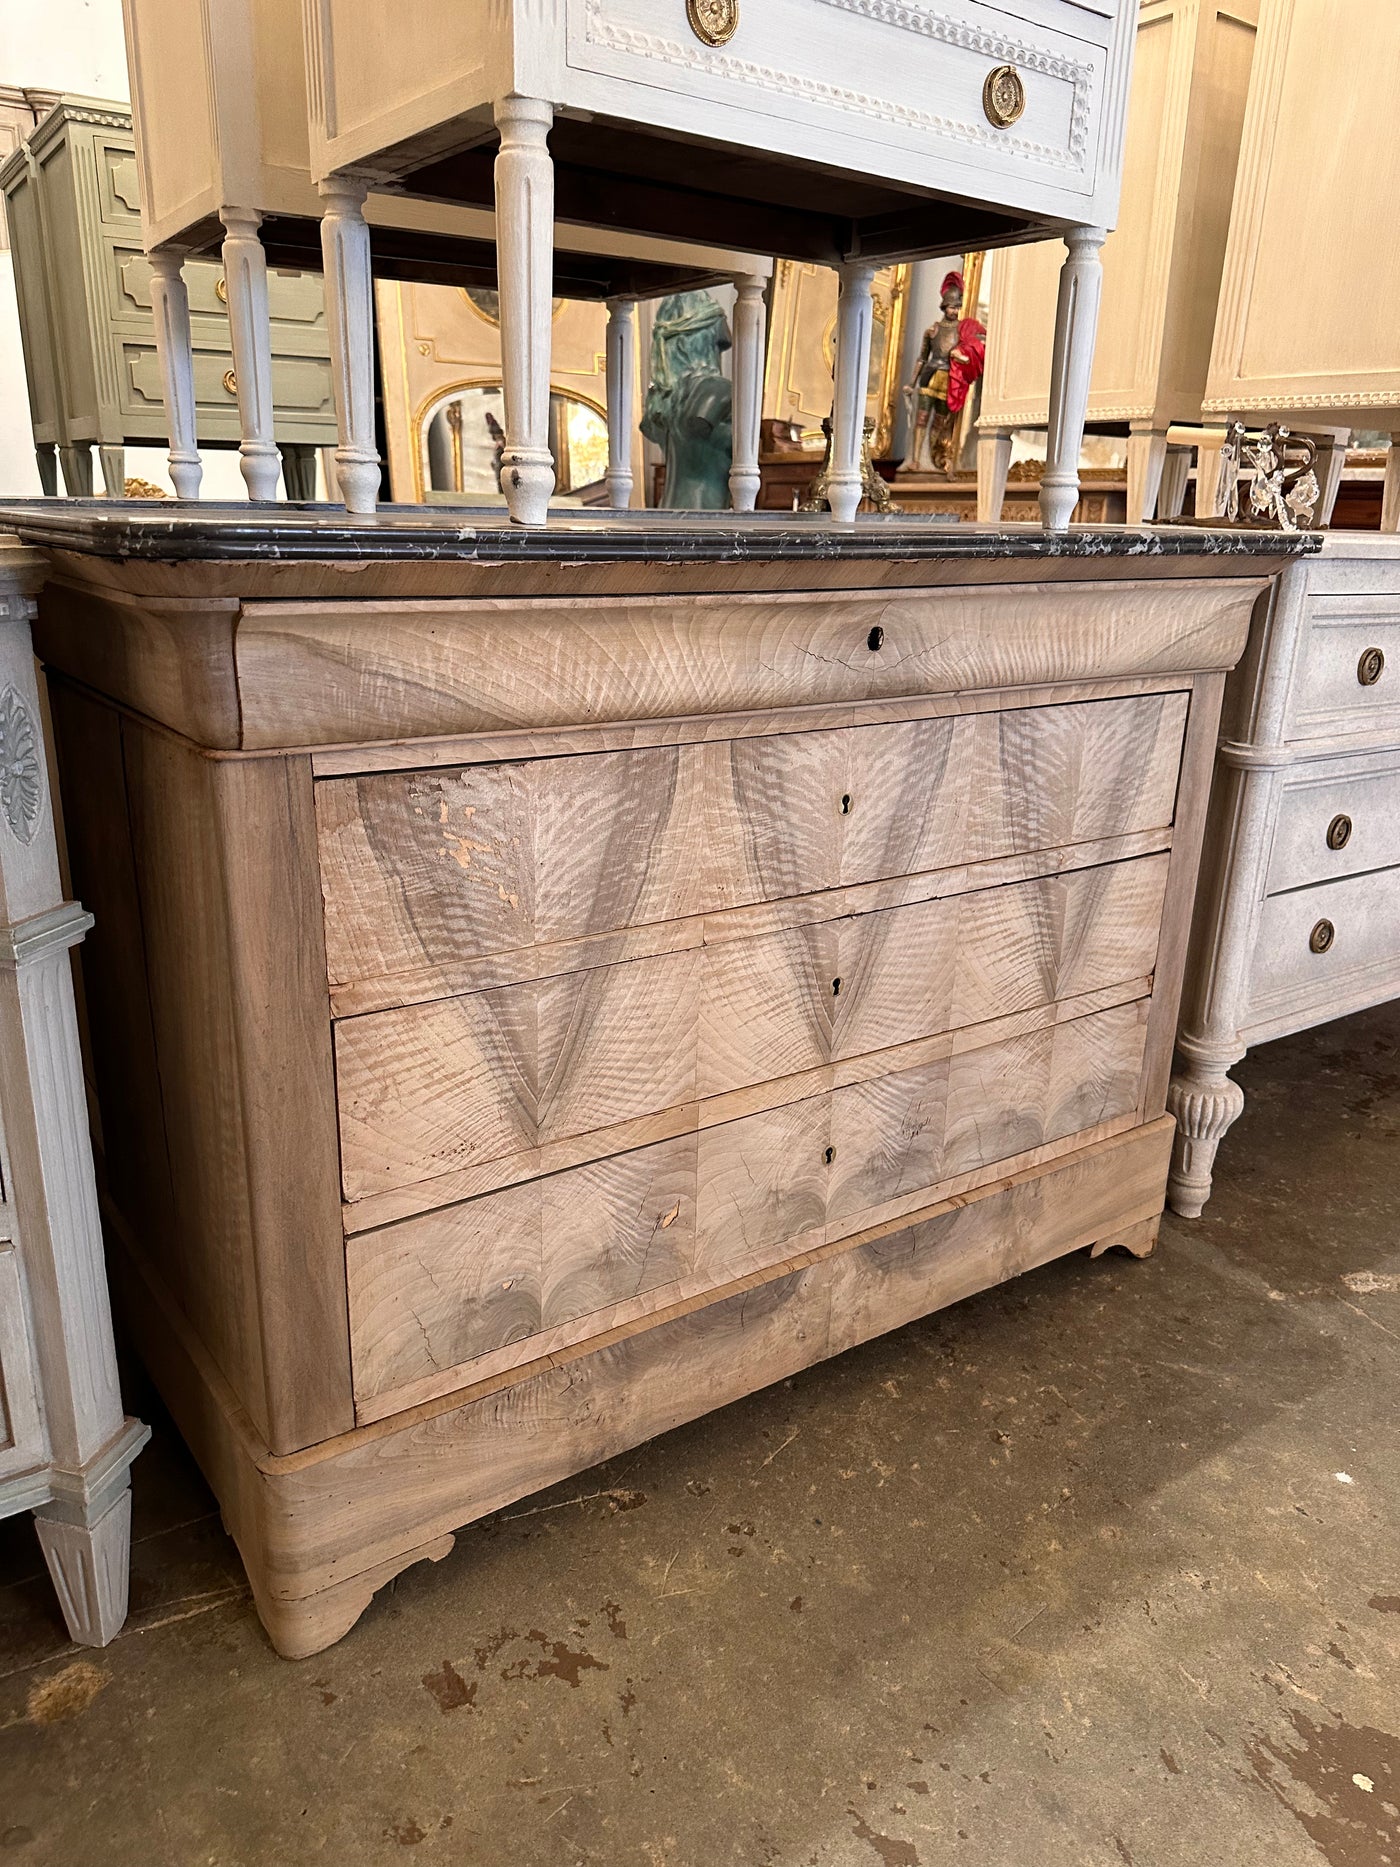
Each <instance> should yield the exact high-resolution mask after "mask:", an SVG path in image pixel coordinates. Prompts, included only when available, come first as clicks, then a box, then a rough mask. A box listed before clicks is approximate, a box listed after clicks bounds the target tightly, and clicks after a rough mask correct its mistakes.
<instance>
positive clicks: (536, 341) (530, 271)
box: [496, 97, 554, 525]
mask: <svg viewBox="0 0 1400 1867" xmlns="http://www.w3.org/2000/svg"><path fill="white" fill-rule="evenodd" d="M553 122H554V110H553V106H552V105H550V104H546V103H544V102H542V101H541V100H540V99H538V98H534V97H503V98H501V99H500V100H499V101H498V103H497V105H496V127H497V129H498V130H499V131H500V133H501V151H500V154H499V155H498V156H497V157H496V257H497V278H498V284H499V288H500V308H501V374H502V378H503V389H504V399H505V405H506V439H505V448H504V450H503V452H502V455H501V490H502V492H503V493H504V494H505V497H506V505H507V507H508V508H509V511H510V516H511V518H512V519H513V520H514V521H515V523H516V524H517V525H543V524H544V522H545V520H546V519H547V518H548V516H549V499H550V494H551V493H552V492H553V491H554V458H553V456H552V455H551V453H550V451H549V366H550V347H551V332H552V322H553V307H554V297H553V294H554V159H553V157H552V156H551V155H550V153H549V132H550V127H551V125H552V124H553Z"/></svg>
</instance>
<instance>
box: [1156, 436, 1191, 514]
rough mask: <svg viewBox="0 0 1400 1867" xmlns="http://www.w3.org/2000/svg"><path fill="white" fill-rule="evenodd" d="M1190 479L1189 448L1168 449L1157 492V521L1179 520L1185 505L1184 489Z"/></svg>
mask: <svg viewBox="0 0 1400 1867" xmlns="http://www.w3.org/2000/svg"><path fill="white" fill-rule="evenodd" d="M1190 478H1191V450H1190V448H1189V447H1168V448H1167V450H1166V457H1165V459H1164V460H1163V462H1162V479H1161V483H1160V485H1159V487H1158V490H1157V516H1158V518H1159V519H1179V518H1180V517H1181V514H1182V510H1183V508H1184V507H1185V505H1186V487H1187V483H1188V482H1189V480H1190Z"/></svg>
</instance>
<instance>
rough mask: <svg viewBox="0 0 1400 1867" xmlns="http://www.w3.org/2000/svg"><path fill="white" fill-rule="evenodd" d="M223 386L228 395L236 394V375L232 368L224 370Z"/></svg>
mask: <svg viewBox="0 0 1400 1867" xmlns="http://www.w3.org/2000/svg"><path fill="white" fill-rule="evenodd" d="M224 387H225V389H227V390H228V392H229V394H230V395H237V394H238V377H237V375H236V374H235V372H234V371H233V370H225V371H224Z"/></svg>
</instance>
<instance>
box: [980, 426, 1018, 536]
mask: <svg viewBox="0 0 1400 1867" xmlns="http://www.w3.org/2000/svg"><path fill="white" fill-rule="evenodd" d="M1010 471H1011V430H1010V429H1009V428H988V429H986V430H983V431H981V432H979V434H978V436H977V522H978V524H979V525H1000V523H1001V509H1002V507H1003V506H1004V505H1005V504H1006V476H1007V474H1008V473H1009V472H1010Z"/></svg>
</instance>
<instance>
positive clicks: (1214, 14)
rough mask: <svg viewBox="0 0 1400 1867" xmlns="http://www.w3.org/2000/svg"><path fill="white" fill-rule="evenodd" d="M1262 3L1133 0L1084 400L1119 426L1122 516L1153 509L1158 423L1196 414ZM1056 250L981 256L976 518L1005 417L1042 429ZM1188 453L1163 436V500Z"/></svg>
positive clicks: (995, 467) (1096, 415)
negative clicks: (1115, 195)
mask: <svg viewBox="0 0 1400 1867" xmlns="http://www.w3.org/2000/svg"><path fill="white" fill-rule="evenodd" d="M1258 12H1259V0H1142V3H1141V5H1140V6H1139V8H1138V15H1137V54H1136V59H1135V62H1134V68H1133V85H1132V103H1131V108H1130V110H1129V113H1128V138H1127V143H1126V146H1125V150H1124V162H1123V195H1122V202H1121V205H1120V209H1119V217H1118V226H1117V228H1116V230H1115V232H1114V233H1113V234H1112V236H1111V237H1110V238H1109V240H1108V241H1107V242H1106V244H1105V246H1104V255H1103V266H1104V286H1103V292H1104V297H1103V310H1102V315H1101V318H1100V325H1099V341H1098V347H1097V350H1096V352H1095V357H1094V370H1093V377H1092V380H1091V383H1090V387H1089V398H1088V420H1089V423H1090V424H1091V425H1100V424H1102V425H1106V426H1109V427H1112V426H1114V425H1116V426H1117V428H1118V431H1119V432H1121V431H1122V429H1123V427H1124V426H1126V428H1127V434H1128V442H1127V449H1128V468H1127V471H1128V494H1127V520H1128V523H1129V524H1130V525H1137V524H1141V523H1142V522H1143V521H1144V520H1149V519H1151V518H1152V517H1153V515H1154V513H1155V512H1156V510H1157V503H1158V494H1159V491H1160V490H1161V485H1162V477H1163V471H1164V467H1165V466H1166V464H1167V460H1168V453H1167V430H1168V428H1169V427H1170V426H1171V425H1172V424H1173V423H1183V422H1186V423H1190V422H1199V421H1200V419H1201V400H1202V397H1203V395H1204V394H1205V389H1206V372H1207V367H1208V365H1209V362H1210V349H1211V334H1212V330H1213V328H1214V318H1215V307H1216V300H1217V296H1218V293H1219V288H1220V278H1221V269H1222V266H1223V264H1224V259H1225V240H1226V234H1227V230H1228V228H1229V223H1230V204H1231V197H1232V194H1233V190H1234V181H1235V169H1236V164H1237V161H1238V158H1239V151H1240V137H1241V132H1242V128H1243V123H1244V113H1245V99H1246V93H1247V87H1248V81H1249V71H1250V63H1251V58H1252V55H1253V50H1254V38H1255V25H1256V20H1257V18H1258ZM1294 238H1295V240H1296V238H1297V229H1296V227H1295V228H1294ZM1054 258H1055V255H1054V252H1053V249H1048V248H1046V247H1043V246H1029V247H1023V248H1020V249H1017V250H1015V251H1012V252H1009V253H1003V254H999V255H998V256H997V258H996V261H995V263H994V265H993V268H992V304H991V316H990V321H989V325H988V334H987V369H986V374H985V376H984V377H983V380H982V406H981V413H980V419H979V423H978V427H979V442H978V459H977V468H978V517H979V518H981V519H984V520H986V521H989V522H991V523H993V524H995V523H996V522H997V521H998V520H999V519H1000V518H1001V517H1002V511H1003V501H1004V499H1005V496H1006V483H1007V469H1008V467H1009V465H1010V461H1011V445H1012V433H1013V430H1016V429H1025V428H1042V427H1044V426H1045V424H1046V421H1047V417H1048V409H1049V388H1050V383H1049V375H1048V372H1047V370H1046V354H1047V335H1048V333H1049V331H1050V329H1051V328H1052V326H1053V322H1054V317H1055V271H1054ZM1294 309H1295V310H1296V309H1297V306H1296V301H1295V305H1294ZM1309 330H1310V334H1311V330H1312V327H1311V326H1310V327H1309ZM1187 465H1188V462H1187V458H1186V456H1185V454H1184V453H1178V452H1176V451H1175V450H1173V458H1172V460H1171V469H1172V473H1171V483H1170V484H1169V486H1168V488H1167V491H1166V497H1165V498H1164V500H1163V510H1164V511H1166V512H1169V513H1171V512H1177V511H1180V509H1181V499H1182V495H1183V493H1184V491H1185V483H1186V473H1185V469H1186V468H1187Z"/></svg>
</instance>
